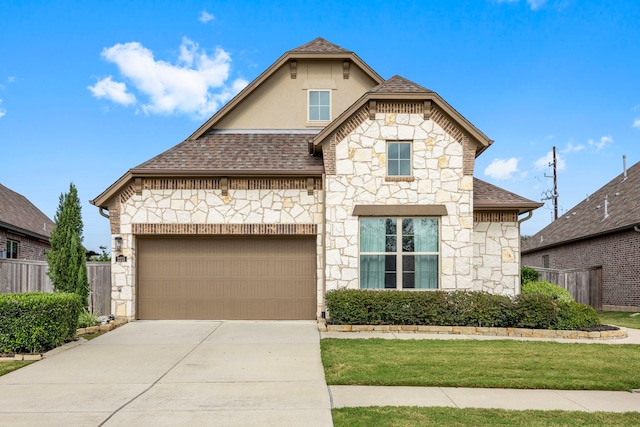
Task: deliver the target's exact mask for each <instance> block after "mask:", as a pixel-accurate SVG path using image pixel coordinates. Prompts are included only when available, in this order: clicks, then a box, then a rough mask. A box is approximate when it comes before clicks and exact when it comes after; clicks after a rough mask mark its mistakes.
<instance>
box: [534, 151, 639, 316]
mask: <svg viewBox="0 0 640 427" xmlns="http://www.w3.org/2000/svg"><path fill="white" fill-rule="evenodd" d="M522 263H523V265H527V266H530V267H543V268H552V269H573V268H586V267H597V266H602V308H603V309H604V310H610V309H622V310H625V309H628V310H633V311H637V310H640V162H638V163H636V164H635V165H633V166H632V167H630V168H629V169H628V170H624V171H623V173H621V174H620V175H618V176H617V177H615V178H614V179H613V180H611V181H610V182H609V183H608V184H606V185H605V186H604V187H602V188H600V189H599V190H598V191H596V192H595V193H593V194H591V195H589V196H588V197H587V198H586V199H585V200H583V201H582V202H580V203H579V204H578V205H576V206H575V207H574V208H572V209H570V210H569V211H568V212H567V213H565V214H564V215H562V216H561V217H560V218H558V219H557V220H555V221H554V222H552V223H551V224H549V225H548V226H547V227H545V228H543V229H542V230H541V231H539V232H538V233H536V234H535V235H534V236H532V237H531V238H529V239H528V240H526V241H525V242H524V243H523V244H522Z"/></svg>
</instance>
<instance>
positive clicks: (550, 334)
mask: <svg viewBox="0 0 640 427" xmlns="http://www.w3.org/2000/svg"><path fill="white" fill-rule="evenodd" d="M318 328H319V329H320V331H321V332H352V333H358V332H386V333H389V332H399V333H409V334H412V333H422V334H453V335H487V336H498V337H522V338H564V339H586V340H610V339H622V338H627V336H628V335H627V330H626V329H624V328H620V329H618V330H617V331H594V332H587V331H566V330H562V331H560V330H552V329H523V328H486V327H475V326H418V325H326V324H324V323H323V322H318Z"/></svg>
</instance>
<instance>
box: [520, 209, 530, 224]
mask: <svg viewBox="0 0 640 427" xmlns="http://www.w3.org/2000/svg"><path fill="white" fill-rule="evenodd" d="M527 214H528V215H527V216H525V217H524V218H522V219H519V220H518V224H522V223H523V222H525V221H526V220H528V219H531V217H532V216H533V211H529V212H527Z"/></svg>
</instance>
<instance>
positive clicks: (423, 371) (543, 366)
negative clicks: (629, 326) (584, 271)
mask: <svg viewBox="0 0 640 427" xmlns="http://www.w3.org/2000/svg"><path fill="white" fill-rule="evenodd" d="M320 346H321V349H322V363H323V365H324V368H325V376H326V380H327V384H329V385H376V386H429V387H487V388H519V389H557V390H614V391H629V390H631V389H637V388H640V357H638V356H637V355H638V354H640V345H615V346H614V345H606V344H565V343H555V342H530V341H510V340H504V341H476V340H455V341H440V340H415V341H414V340H408V341H404V340H403V341H401V340H383V339H368V340H365V339H349V340H341V339H331V338H325V339H323V340H321V342H320Z"/></svg>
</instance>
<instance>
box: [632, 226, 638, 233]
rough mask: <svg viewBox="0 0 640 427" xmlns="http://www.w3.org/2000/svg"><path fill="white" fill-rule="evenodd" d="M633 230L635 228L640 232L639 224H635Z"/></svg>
mask: <svg viewBox="0 0 640 427" xmlns="http://www.w3.org/2000/svg"><path fill="white" fill-rule="evenodd" d="M633 230H634V231H637V232H638V233H640V227H639V226H637V225H634V226H633Z"/></svg>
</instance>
